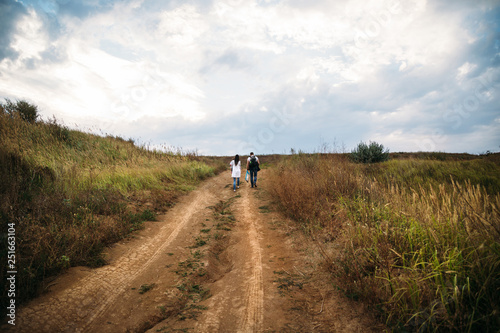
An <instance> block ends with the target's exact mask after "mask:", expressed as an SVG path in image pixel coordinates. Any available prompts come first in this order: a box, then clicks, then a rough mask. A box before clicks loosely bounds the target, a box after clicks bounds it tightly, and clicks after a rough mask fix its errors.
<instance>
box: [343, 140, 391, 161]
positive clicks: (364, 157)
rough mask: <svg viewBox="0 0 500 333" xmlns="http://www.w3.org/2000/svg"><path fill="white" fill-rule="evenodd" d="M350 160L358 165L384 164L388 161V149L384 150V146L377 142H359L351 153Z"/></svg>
mask: <svg viewBox="0 0 500 333" xmlns="http://www.w3.org/2000/svg"><path fill="white" fill-rule="evenodd" d="M351 159H352V160H353V161H354V162H358V163H377V162H384V161H387V160H388V159H389V149H384V146H383V145H382V144H379V143H377V142H371V141H370V143H369V144H366V143H364V142H360V143H359V144H358V146H357V147H356V148H355V149H354V150H353V151H352V152H351Z"/></svg>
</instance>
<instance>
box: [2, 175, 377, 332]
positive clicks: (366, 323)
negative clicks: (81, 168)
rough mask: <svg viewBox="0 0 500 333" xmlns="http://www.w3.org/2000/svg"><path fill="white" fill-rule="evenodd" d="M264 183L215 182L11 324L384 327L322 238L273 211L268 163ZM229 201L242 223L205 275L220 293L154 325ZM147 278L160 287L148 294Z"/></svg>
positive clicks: (75, 272)
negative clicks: (305, 234) (183, 267)
mask: <svg viewBox="0 0 500 333" xmlns="http://www.w3.org/2000/svg"><path fill="white" fill-rule="evenodd" d="M258 183H259V187H258V188H256V189H255V188H250V186H249V185H248V184H247V183H245V182H244V181H243V183H242V184H241V186H240V189H238V190H237V192H233V190H232V179H231V178H230V174H229V173H223V174H222V175H219V176H217V177H214V178H212V179H209V180H207V181H205V182H204V183H203V184H201V186H199V188H198V189H197V190H195V191H193V192H191V193H190V194H189V195H187V196H184V197H182V198H181V199H180V200H179V202H178V203H177V204H176V205H175V206H174V207H173V208H171V209H170V210H169V211H168V212H167V213H166V214H165V215H162V216H159V218H158V220H159V221H157V222H148V223H147V224H146V228H145V229H144V230H142V231H141V232H139V233H137V234H136V235H135V236H134V237H133V238H131V239H128V240H124V241H122V242H120V243H118V244H116V245H115V246H113V247H112V248H110V249H109V252H108V253H107V258H108V260H109V264H108V265H106V266H104V267H100V268H97V269H89V268H85V267H74V268H71V269H70V270H69V271H68V272H67V273H65V274H63V275H62V276H60V277H59V278H57V279H56V280H55V281H54V284H53V285H52V287H51V288H50V290H49V291H48V292H47V293H45V294H43V295H42V296H40V297H38V298H37V299H35V300H33V301H32V302H30V303H28V304H27V305H26V306H24V307H22V308H21V309H19V311H18V313H17V316H16V317H17V325H16V326H15V328H14V329H12V327H11V328H10V329H11V331H15V332H51V333H52V332H145V331H147V332H179V331H184V332H381V331H383V327H382V326H380V325H378V324H377V323H376V321H375V320H374V319H373V318H372V317H371V316H370V315H369V312H368V311H365V309H363V306H362V305H360V304H358V303H355V302H352V301H350V300H348V299H346V298H345V297H344V296H343V295H341V294H339V293H338V292H337V291H336V289H335V288H334V286H333V285H332V284H331V283H330V282H329V279H328V277H327V276H326V275H324V274H322V273H321V271H320V270H319V269H318V266H317V265H318V264H317V263H318V258H317V255H318V251H317V249H315V248H314V245H313V243H311V242H310V241H308V240H307V239H303V238H302V236H301V235H300V232H294V231H293V230H292V229H291V228H290V227H289V224H287V223H285V219H284V217H283V216H281V215H280V214H279V213H278V212H274V211H272V210H271V209H270V208H271V207H272V206H271V205H270V201H271V199H272V198H270V197H269V196H268V194H267V192H266V191H265V187H266V170H263V171H261V172H259V182H258ZM228 200H232V201H231V202H232V204H231V207H230V210H231V212H232V215H233V216H234V219H235V222H234V224H233V226H232V227H231V231H230V232H228V235H229V236H228V244H227V247H226V248H225V249H224V252H223V256H222V255H221V256H218V258H219V259H218V262H216V263H214V261H213V260H212V261H210V260H205V262H204V265H206V266H205V267H206V269H207V271H209V272H212V273H211V274H210V276H209V278H207V279H206V280H205V281H204V282H203V287H204V288H205V289H206V290H209V291H210V295H211V296H210V297H208V298H207V299H205V300H203V301H201V302H200V303H199V306H200V308H202V310H200V311H199V314H198V315H197V316H192V317H189V316H188V317H187V318H186V317H180V316H170V317H167V318H161V320H156V321H154V322H153V324H151V325H145V323H148V322H150V321H151V320H152V318H157V314H158V312H159V309H160V308H163V309H165V307H168V304H169V303H171V302H172V301H173V300H174V299H175V298H176V297H178V292H179V291H178V288H177V287H176V286H178V284H179V281H180V280H181V277H180V276H179V274H178V273H176V272H175V269H174V268H175V267H177V266H178V265H179V263H180V262H183V261H185V260H186V259H187V258H189V257H190V256H192V254H193V248H192V247H191V246H192V245H193V243H194V240H195V239H196V237H199V236H200V230H201V229H202V228H206V229H207V228H214V225H213V224H214V223H215V221H213V209H211V208H210V207H211V206H213V205H215V204H217V203H218V202H221V201H226V202H227V201H228ZM207 246H208V245H207ZM199 250H201V251H206V250H204V247H200V249H199ZM207 257H208V256H207ZM211 265H214V266H217V267H213V268H211V267H210V266H211ZM144 285H148V286H153V287H152V289H151V290H149V291H147V292H144V293H142V294H141V293H139V290H140V288H141V286H144ZM155 316H156V317H155ZM3 328H4V329H7V328H8V327H7V328H6V327H3Z"/></svg>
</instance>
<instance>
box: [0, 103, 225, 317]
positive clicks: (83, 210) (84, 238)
mask: <svg viewBox="0 0 500 333" xmlns="http://www.w3.org/2000/svg"><path fill="white" fill-rule="evenodd" d="M0 142H1V145H0V217H1V221H2V224H1V226H2V230H1V232H2V242H1V245H0V253H1V255H2V258H3V257H6V256H7V247H6V244H7V239H6V235H7V226H8V225H9V223H10V224H13V225H15V233H16V235H15V236H16V264H15V266H16V269H17V272H18V273H17V281H16V282H17V290H16V301H17V302H18V303H17V304H22V303H23V302H25V301H27V300H29V299H30V298H32V297H34V296H35V295H37V294H38V293H39V292H40V291H41V290H43V284H42V281H43V280H44V279H45V278H47V277H50V276H55V275H57V274H59V273H60V272H61V271H63V270H64V269H66V268H68V267H71V266H77V265H87V266H91V267H96V266H101V265H103V264H105V259H104V257H103V255H102V251H103V249H104V248H105V247H106V246H107V245H109V244H111V243H114V242H116V241H118V240H120V239H122V238H124V237H127V235H129V234H130V233H131V232H133V231H135V230H138V229H141V228H142V226H143V223H144V221H154V220H155V219H156V214H157V213H159V212H162V211H165V210H166V209H168V208H169V207H170V206H172V205H173V204H174V203H175V200H176V198H177V197H178V196H179V195H182V194H183V193H186V192H188V191H190V190H192V189H193V188H194V187H195V186H196V185H197V184H198V183H199V182H200V181H201V180H203V179H205V178H207V177H210V176H213V175H214V174H216V173H218V172H220V171H222V170H223V169H224V168H225V166H224V164H222V162H221V161H218V160H217V159H215V158H208V157H199V156H197V155H196V154H194V153H189V152H188V153H183V152H182V151H180V150H176V151H173V150H172V151H166V152H161V151H158V150H154V149H153V150H152V149H148V147H145V146H142V147H138V146H136V145H135V144H134V141H133V140H124V139H122V138H120V137H113V136H98V135H94V134H89V133H84V132H80V131H76V130H70V129H68V128H67V127H66V126H64V125H63V124H60V123H58V122H57V121H56V119H51V120H48V121H36V122H26V121H24V120H23V119H21V118H19V117H16V116H15V115H14V116H13V115H8V114H6V113H4V112H0ZM5 274H6V271H5V270H3V271H2V272H1V273H0V278H1V280H2V284H1V288H2V296H5V297H2V309H3V310H2V311H5V309H6V304H4V303H3V302H4V301H5V300H7V297H6V295H7V294H6V292H7V288H6V277H5ZM3 305H5V307H4V306H3ZM3 313H4V312H2V314H3Z"/></svg>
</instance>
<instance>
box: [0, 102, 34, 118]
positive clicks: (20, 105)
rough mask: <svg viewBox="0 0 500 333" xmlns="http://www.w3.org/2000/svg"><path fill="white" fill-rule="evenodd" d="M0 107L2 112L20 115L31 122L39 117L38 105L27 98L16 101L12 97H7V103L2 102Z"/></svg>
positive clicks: (12, 115)
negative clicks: (26, 99)
mask: <svg viewBox="0 0 500 333" xmlns="http://www.w3.org/2000/svg"><path fill="white" fill-rule="evenodd" d="M0 107H1V109H2V112H6V113H7V114H9V115H10V116H11V117H14V116H19V117H20V118H21V119H23V120H24V121H27V122H29V123H34V122H35V121H36V120H37V119H38V117H39V114H38V107H37V106H36V105H34V104H31V103H28V102H26V101H25V100H18V101H16V103H14V102H12V101H11V100H10V99H5V103H4V104H0Z"/></svg>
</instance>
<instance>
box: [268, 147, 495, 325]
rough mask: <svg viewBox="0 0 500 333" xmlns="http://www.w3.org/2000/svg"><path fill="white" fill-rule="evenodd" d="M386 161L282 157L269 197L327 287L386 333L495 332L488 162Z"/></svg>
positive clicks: (431, 157) (441, 158)
mask: <svg viewBox="0 0 500 333" xmlns="http://www.w3.org/2000/svg"><path fill="white" fill-rule="evenodd" d="M393 157H395V158H393V159H391V160H389V161H387V162H384V163H378V164H368V165H363V164H354V163H352V162H350V161H349V159H348V157H347V155H345V154H344V155H342V154H314V155H307V154H295V155H291V156H288V157H286V158H284V159H283V160H282V161H281V162H280V163H278V165H276V167H275V168H272V176H271V184H270V187H271V191H272V192H273V194H274V196H275V197H276V198H277V201H278V204H279V206H281V207H282V208H283V211H284V212H286V213H287V214H289V215H290V216H291V217H292V218H293V219H294V220H295V221H297V223H300V225H301V226H302V228H303V230H304V231H305V232H306V233H308V234H309V235H310V236H311V237H312V239H313V240H314V241H315V242H316V243H317V244H318V246H319V248H320V249H321V252H322V254H323V256H322V257H323V260H324V262H323V263H322V264H323V265H322V267H324V268H325V269H326V270H328V271H330V272H331V278H332V283H333V284H334V285H335V286H337V287H338V288H339V289H340V290H342V291H343V292H344V293H345V294H346V295H348V296H349V297H352V298H354V299H357V300H359V301H362V302H365V303H367V304H369V305H370V306H371V307H372V308H373V309H374V310H375V311H376V312H377V313H378V314H379V316H380V318H381V320H383V321H384V322H386V323H387V324H388V325H389V327H391V328H392V329H394V331H398V332H435V331H439V332H498V331H500V319H499V318H500V211H499V207H500V194H499V193H500V166H499V163H498V157H499V156H498V154H493V155H491V156H481V157H479V156H472V155H464V156H458V155H455V156H454V155H451V154H450V155H447V154H443V153H438V154H436V153H433V154H416V155H413V156H410V154H398V155H396V156H393Z"/></svg>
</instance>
